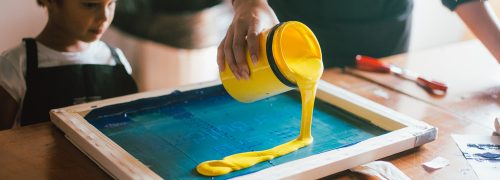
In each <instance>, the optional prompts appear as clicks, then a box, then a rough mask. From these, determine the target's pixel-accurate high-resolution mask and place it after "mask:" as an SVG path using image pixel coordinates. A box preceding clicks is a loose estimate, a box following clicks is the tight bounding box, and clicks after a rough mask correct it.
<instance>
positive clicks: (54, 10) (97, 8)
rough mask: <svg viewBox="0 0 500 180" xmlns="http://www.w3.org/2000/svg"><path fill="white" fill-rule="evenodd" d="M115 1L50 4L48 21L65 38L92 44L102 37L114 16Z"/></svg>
mask: <svg viewBox="0 0 500 180" xmlns="http://www.w3.org/2000/svg"><path fill="white" fill-rule="evenodd" d="M115 5H116V0H64V1H62V3H61V4H57V3H51V4H50V5H48V8H49V12H50V13H49V16H50V17H49V19H50V20H51V21H52V22H53V23H54V24H55V25H56V27H57V28H58V29H59V30H60V31H61V33H65V34H66V35H67V37H70V38H74V39H75V40H79V41H84V42H92V41H95V40H98V39H100V38H101V37H102V35H103V33H104V32H105V31H106V30H107V29H108V27H109V25H110V24H111V21H113V17H114V14H115Z"/></svg>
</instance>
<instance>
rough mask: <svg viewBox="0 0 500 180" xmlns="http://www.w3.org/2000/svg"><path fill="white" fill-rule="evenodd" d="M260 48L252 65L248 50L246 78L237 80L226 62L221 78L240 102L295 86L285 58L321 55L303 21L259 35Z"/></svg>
mask: <svg viewBox="0 0 500 180" xmlns="http://www.w3.org/2000/svg"><path fill="white" fill-rule="evenodd" d="M259 43H260V52H259V60H258V62H257V64H255V65H253V63H252V62H251V58H250V54H249V52H248V50H247V52H246V57H247V63H248V65H249V70H250V79H249V80H237V79H236V77H235V76H234V74H233V73H232V72H231V70H230V69H229V66H228V64H227V63H226V68H225V70H224V71H223V72H221V73H220V79H221V81H222V84H223V86H224V88H225V89H226V91H227V92H228V93H229V94H230V95H231V96H232V97H233V98H234V99H236V100H238V101H240V102H247V103H248V102H254V101H257V100H260V99H264V98H266V97H270V96H274V95H276V94H280V93H283V92H286V91H289V90H291V89H294V88H296V81H295V77H294V76H293V72H292V70H291V69H290V68H288V66H287V59H293V58H295V59H297V58H304V59H305V58H307V57H321V49H320V46H319V43H318V40H317V39H316V37H315V36H314V33H313V32H312V31H311V30H310V29H309V28H308V27H307V26H306V25H304V24H302V23H300V22H297V21H288V22H284V23H281V24H278V25H276V26H275V27H273V28H271V29H269V30H266V31H264V32H262V33H261V34H260V35H259Z"/></svg>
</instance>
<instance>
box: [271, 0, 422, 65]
mask: <svg viewBox="0 0 500 180" xmlns="http://www.w3.org/2000/svg"><path fill="white" fill-rule="evenodd" d="M269 5H270V6H271V7H272V8H273V10H274V12H275V13H276V15H277V16H278V19H279V20H280V21H282V22H284V21H291V20H295V21H300V22H302V23H304V24H306V25H307V26H309V28H311V29H312V31H313V32H314V34H315V35H316V37H317V39H318V41H319V43H320V46H321V51H322V54H323V63H324V65H325V67H332V66H346V65H354V62H355V60H354V58H355V56H356V55H357V54H362V55H368V56H373V57H384V56H389V55H393V54H399V53H404V52H406V51H408V43H409V37H410V29H411V12H412V9H413V1H412V0H314V1H313V0H311V1H305V0H269Z"/></svg>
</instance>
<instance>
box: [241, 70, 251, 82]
mask: <svg viewBox="0 0 500 180" xmlns="http://www.w3.org/2000/svg"><path fill="white" fill-rule="evenodd" d="M241 74H242V75H243V78H245V80H248V79H250V73H249V72H248V69H244V70H242V71H241Z"/></svg>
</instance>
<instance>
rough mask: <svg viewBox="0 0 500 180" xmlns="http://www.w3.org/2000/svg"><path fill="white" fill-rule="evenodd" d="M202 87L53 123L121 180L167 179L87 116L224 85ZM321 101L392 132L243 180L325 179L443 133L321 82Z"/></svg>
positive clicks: (84, 108)
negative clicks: (93, 123) (107, 134)
mask: <svg viewBox="0 0 500 180" xmlns="http://www.w3.org/2000/svg"><path fill="white" fill-rule="evenodd" d="M218 84H220V82H218V81H217V82H210V83H202V84H197V85H191V86H185V87H181V88H178V89H170V90H162V91H154V92H144V93H137V94H133V95H128V96H122V97H117V98H111V99H106V100H102V101H96V102H91V103H86V104H80V105H75V106H70V107H65V108H60V109H54V110H52V111H51V112H50V116H51V119H52V122H53V123H54V124H55V125H56V126H57V127H58V128H60V129H61V130H62V131H63V132H64V133H65V134H66V137H67V138H68V139H69V140H70V141H71V142H72V143H73V144H74V145H75V146H77V147H78V148H79V149H80V150H81V151H82V152H83V153H85V154H86V155H87V156H88V157H90V158H91V159H92V160H94V162H96V164H98V165H99V166H100V167H101V168H102V169H103V170H105V171H107V172H108V173H109V174H110V175H111V176H113V177H115V178H118V179H161V177H160V176H158V175H157V174H156V173H155V172H153V171H152V170H150V169H149V168H148V167H147V166H145V165H144V164H142V163H141V162H140V161H139V160H137V159H135V158H134V157H133V156H132V155H130V154H129V153H128V152H127V151H125V150H124V149H123V148H121V147H120V146H119V145H117V144H116V143H114V142H113V141H112V140H110V139H109V138H108V137H107V136H106V135H104V134H102V133H101V132H100V131H99V130H97V129H96V128H95V127H94V126H92V125H91V124H89V123H88V122H87V121H86V120H85V119H84V118H83V117H84V116H85V115H86V114H87V113H88V112H90V111H91V110H92V109H95V108H100V107H104V106H108V105H113V104H117V103H125V102H129V101H133V100H137V99H141V98H147V97H156V96H160V95H166V94H170V93H171V92H173V91H174V90H179V91H187V90H192V89H198V88H203V87H209V86H214V85H218ZM317 97H318V98H319V99H322V100H324V101H326V102H328V103H331V104H332V105H335V106H338V107H340V108H341V109H344V110H346V111H348V112H351V113H353V114H356V115H358V116H360V117H361V118H363V119H366V120H368V121H370V122H371V123H373V124H374V125H376V126H379V127H381V128H383V129H385V130H388V131H390V132H389V133H387V134H384V135H380V136H377V137H374V138H370V139H368V140H365V141H362V142H360V143H357V144H354V145H352V146H348V147H344V148H339V149H335V150H331V151H327V152H324V153H320V154H317V155H313V156H309V157H307V158H303V159H299V160H295V161H291V162H288V163H284V164H281V165H277V166H274V167H270V168H267V169H264V170H261V171H258V172H255V173H252V174H247V175H244V176H239V177H236V178H237V179H269V178H272V179H282V178H292V179H299V178H308V179H310V178H320V177H324V176H327V175H330V174H333V173H336V172H340V171H343V170H346V169H349V168H352V167H355V166H358V165H361V164H364V163H367V162H370V161H373V160H377V159H380V158H383V157H387V156H389V155H392V154H395V153H398V152H401V151H404V150H407V149H411V148H414V147H418V146H420V145H422V144H425V143H427V142H431V141H433V140H435V139H436V138H437V129H436V128H435V127H432V126H430V125H428V124H426V123H424V122H421V121H418V120H415V119H412V118H411V117H409V116H406V115H404V114H401V113H398V112H396V111H394V110H391V109H389V108H386V107H384V106H382V105H379V104H377V103H375V102H372V101H370V100H368V99H365V98H363V97H360V96H358V95H355V94H353V93H350V92H348V91H346V90H343V89H341V88H339V87H336V86H334V85H332V84H329V83H327V82H324V81H320V82H319V85H318V93H317Z"/></svg>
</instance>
